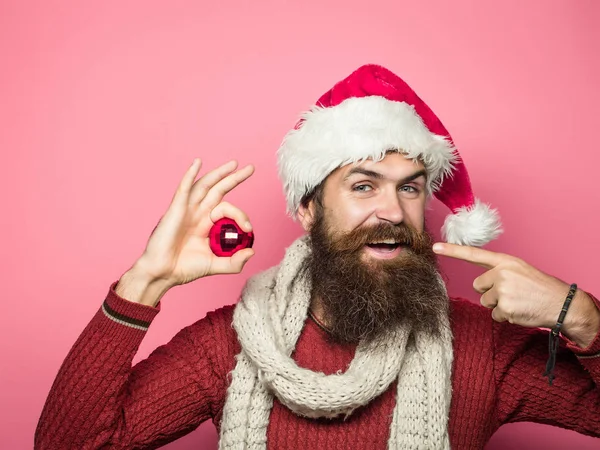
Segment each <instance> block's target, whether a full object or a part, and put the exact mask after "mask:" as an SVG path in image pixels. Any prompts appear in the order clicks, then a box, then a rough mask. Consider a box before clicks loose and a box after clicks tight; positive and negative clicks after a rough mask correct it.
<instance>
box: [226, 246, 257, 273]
mask: <svg viewBox="0 0 600 450" xmlns="http://www.w3.org/2000/svg"><path fill="white" fill-rule="evenodd" d="M253 256H254V250H252V249H251V248H245V249H243V250H240V251H239V252H237V253H235V254H234V255H233V256H231V268H232V269H233V270H234V271H236V272H238V273H239V272H241V271H242V269H243V268H244V266H245V265H246V263H247V262H248V261H249V260H250V258H252V257H253Z"/></svg>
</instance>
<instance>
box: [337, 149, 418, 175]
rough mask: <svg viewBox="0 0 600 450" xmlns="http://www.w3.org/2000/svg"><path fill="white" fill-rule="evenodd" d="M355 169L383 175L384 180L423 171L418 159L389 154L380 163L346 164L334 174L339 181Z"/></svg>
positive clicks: (370, 161) (400, 154) (371, 160)
mask: <svg viewBox="0 0 600 450" xmlns="http://www.w3.org/2000/svg"><path fill="white" fill-rule="evenodd" d="M356 168H361V169H365V170H369V171H374V172H377V173H379V174H380V175H383V176H384V177H385V178H390V179H393V178H405V177H407V176H410V175H412V174H413V173H415V172H419V171H422V170H424V169H425V165H424V164H423V162H422V161H421V160H419V159H411V158H408V157H406V156H405V155H403V154H402V153H398V152H393V153H392V152H390V153H387V154H386V155H385V157H384V158H383V159H382V160H380V161H374V160H373V159H367V160H365V161H362V162H357V163H350V164H346V165H344V166H342V167H340V168H338V169H337V170H336V171H335V172H334V174H336V175H337V176H338V177H340V179H343V178H344V177H345V176H347V175H348V174H350V173H351V172H352V171H353V169H356ZM332 175H333V174H332Z"/></svg>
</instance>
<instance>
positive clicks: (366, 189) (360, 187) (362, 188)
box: [352, 184, 373, 192]
mask: <svg viewBox="0 0 600 450" xmlns="http://www.w3.org/2000/svg"><path fill="white" fill-rule="evenodd" d="M372 189H373V188H372V187H371V186H370V185H368V184H358V185H356V186H354V187H353V188H352V190H353V191H356V192H369V191H370V190H372Z"/></svg>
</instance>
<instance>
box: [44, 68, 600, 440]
mask: <svg viewBox="0 0 600 450" xmlns="http://www.w3.org/2000/svg"><path fill="white" fill-rule="evenodd" d="M278 157H279V159H278V163H279V170H280V176H281V178H282V181H283V183H284V190H285V194H286V199H287V204H288V210H289V212H290V213H291V214H292V215H293V216H294V217H296V218H297V219H298V220H299V221H300V223H301V224H302V226H303V227H304V229H305V230H306V232H307V234H306V235H305V236H303V237H301V238H299V239H298V240H296V241H295V242H294V243H293V244H292V245H291V246H290V247H289V248H288V249H287V251H286V254H285V257H284V259H283V261H282V262H281V263H280V264H279V265H277V266H276V267H273V268H271V269H268V270H266V271H264V272H262V273H260V274H258V275H256V276H254V277H252V278H251V279H250V280H248V282H247V284H246V286H245V288H244V290H243V293H242V296H241V299H240V301H239V302H238V303H237V304H236V305H235V306H226V307H223V308H220V309H218V310H216V311H214V312H212V313H209V314H208V315H207V317H205V318H203V319H201V320H199V321H198V322H196V323H194V324H193V325H191V326H189V327H186V328H184V329H183V330H181V331H180V332H179V333H178V334H177V335H176V336H175V337H174V338H173V339H172V341H171V342H169V343H168V344H166V345H164V346H162V347H159V348H158V349H157V350H155V351H154V352H153V353H152V354H151V355H150V356H149V357H148V358H147V359H146V360H144V361H142V362H140V363H139V364H137V365H135V366H134V367H132V359H133V357H134V355H135V353H136V351H137V348H138V346H139V344H140V342H141V340H142V338H143V337H144V334H145V332H146V330H147V329H148V327H149V325H150V323H151V321H152V319H153V318H154V317H155V316H156V314H157V313H158V311H159V309H158V304H159V301H160V300H161V298H162V297H163V296H164V295H165V293H166V292H167V291H168V290H169V289H170V288H172V287H173V286H176V285H181V284H184V283H189V282H191V281H193V280H196V279H199V278H202V277H205V276H208V275H212V274H217V273H238V272H240V271H241V270H242V268H243V266H244V264H245V263H246V261H247V260H248V259H249V258H250V257H252V255H253V254H254V250H252V249H244V250H241V251H239V252H237V253H235V254H234V255H233V256H231V257H217V256H216V255H215V254H214V253H213V252H212V251H211V249H210V245H209V232H210V229H211V227H212V226H213V224H214V223H215V222H217V221H218V220H219V219H221V218H224V217H227V218H231V219H233V220H235V221H236V222H237V223H238V224H239V225H240V226H241V227H242V229H243V230H244V231H245V232H250V231H251V230H252V227H251V225H250V222H249V220H248V217H247V216H246V214H245V213H244V212H243V211H241V210H240V209H238V208H237V207H235V206H233V205H231V204H229V203H227V202H224V201H223V197H224V195H225V194H226V193H227V192H229V191H231V190H232V189H234V188H235V187H236V186H237V185H239V184H240V183H242V182H243V181H244V180H245V179H247V178H248V177H249V176H251V174H252V172H253V167H252V166H247V167H244V168H242V169H240V170H236V168H237V166H236V163H235V162H230V163H227V164H225V165H223V166H221V167H219V168H217V169H214V170H212V171H210V172H208V173H207V174H205V175H204V176H202V177H201V178H200V179H199V180H197V181H195V180H196V176H197V174H198V172H199V170H200V164H199V161H198V160H197V159H195V160H194V162H193V164H192V166H191V167H190V168H189V169H188V170H187V172H186V173H185V175H184V176H183V178H182V180H181V182H180V185H179V188H178V189H177V192H176V193H175V195H174V197H173V200H172V202H171V205H170V206H169V209H168V210H167V212H166V213H165V215H164V216H163V217H162V219H161V221H160V222H159V224H158V225H157V227H156V228H155V230H154V232H153V233H152V235H151V236H150V239H149V240H148V244H147V247H146V249H145V250H144V252H143V254H142V255H141V256H140V258H139V259H138V260H137V261H136V262H135V263H134V264H133V265H132V267H131V269H130V270H128V271H127V272H126V273H125V274H123V276H122V277H121V278H120V279H119V280H118V281H116V282H114V283H113V284H112V285H111V286H110V289H109V292H108V295H107V297H106V299H105V301H104V303H103V305H102V307H101V308H100V309H99V311H98V313H97V314H96V315H95V317H94V318H93V319H92V321H91V322H90V323H89V325H88V326H87V327H86V329H85V330H84V331H83V333H82V335H81V336H80V337H79V339H78V340H77V342H76V343H75V345H74V346H73V348H72V350H71V351H70V353H69V355H68V356H67V358H66V359H65V362H64V363H63V366H62V367H61V369H60V372H59V374H58V376H57V379H56V381H55V383H54V385H53V387H52V390H51V392H50V394H49V396H48V400H47V402H46V405H45V407H44V410H43V412H42V416H41V418H40V422H39V424H38V429H37V432H36V440H35V443H36V448H38V449H59V448H60V449H62V448H78V449H84V448H156V447H158V446H160V445H162V444H165V443H167V442H170V441H173V440H175V439H177V438H178V437H180V436H182V435H184V434H186V433H189V432H190V431H192V430H193V429H195V428H196V427H197V426H198V425H199V424H200V423H202V422H203V421H205V420H208V419H212V420H213V422H214V423H215V425H216V426H217V429H218V431H219V435H220V439H219V447H220V448H222V449H244V448H251V449H266V448H270V449H275V448H277V449H285V448H290V449H297V448H311V449H313V448H314V449H318V448H323V449H325V448H327V449H346V448H348V449H356V448H369V449H384V448H401V449H405V448H415V449H416V448H419V449H448V448H454V449H481V448H483V447H484V446H485V443H486V442H487V441H488V440H489V438H490V437H491V436H492V434H493V433H494V432H495V431H496V430H497V429H498V428H499V427H500V426H501V425H502V424H504V423H507V422H514V421H523V420H527V421H537V422H541V423H546V424H553V425H557V426H561V427H565V428H569V429H572V430H575V431H578V432H580V433H584V434H588V435H593V436H598V435H600V390H599V389H598V382H599V381H600V333H599V329H600V310H599V308H598V306H599V302H598V301H597V300H596V299H595V298H594V297H593V296H592V295H590V294H589V293H586V292H584V291H583V290H581V289H578V288H577V286H576V285H574V284H572V285H569V284H567V283H565V282H563V281H561V280H559V279H558V278H555V277H552V276H550V275H548V274H545V273H543V272H541V271H539V270H537V269H535V268H534V267H532V266H530V265H529V264H527V263H525V262H524V261H522V260H520V259H518V258H515V257H513V256H509V255H504V254H499V253H493V252H490V251H486V250H483V249H481V248H477V247H480V246H482V245H484V244H485V243H487V242H489V241H490V240H492V239H494V238H495V237H497V236H498V234H499V233H500V231H501V229H500V224H499V219H498V214H497V212H496V211H495V210H493V209H491V208H490V207H489V206H487V205H485V204H484V203H482V202H480V201H479V200H477V199H476V198H475V196H474V195H473V192H472V189H471V185H470V182H469V177H468V174H467V171H466V167H465V166H464V163H463V162H462V160H461V159H460V157H459V155H458V151H457V150H456V148H455V147H454V145H453V143H452V140H451V138H450V136H449V134H448V132H447V130H446V129H445V128H444V127H443V125H442V123H441V122H440V121H439V119H438V118H437V117H436V116H435V114H434V113H433V112H432V111H431V110H430V109H429V108H428V107H427V105H425V103H424V102H423V101H422V100H421V99H420V98H419V97H418V96H417V95H416V94H415V93H414V92H413V91H412V90H411V89H410V87H408V85H406V83H404V82H403V81H402V80H401V79H400V78H399V77H397V76H396V75H394V74H393V73H391V72H390V71H388V70H387V69H384V68H383V67H380V66H374V65H367V66H363V67H361V68H359V69H358V70H356V71H355V72H353V73H352V74H351V75H350V76H349V77H347V78H346V79H344V80H343V81H341V82H339V83H337V84H336V85H335V86H334V87H333V88H332V89H331V90H330V91H328V92H327V93H326V94H325V95H323V96H322V97H321V98H320V99H319V101H318V104H317V106H316V107H315V108H314V109H313V110H311V111H309V112H307V113H305V114H304V115H303V117H302V120H301V121H300V122H299V123H298V124H297V126H296V127H295V129H293V130H292V131H290V133H288V135H287V136H286V137H285V139H284V141H283V143H282V145H281V147H280V149H279V153H278ZM432 195H435V196H436V197H437V198H438V199H440V200H441V201H442V202H443V203H444V204H445V205H447V206H448V207H449V208H450V209H451V214H450V216H449V217H448V218H447V220H446V223H445V224H444V229H443V234H444V236H445V238H446V241H447V242H446V243H436V244H434V242H433V239H432V237H431V234H430V233H429V232H428V230H427V229H426V225H425V218H424V214H425V210H426V205H427V201H428V200H429V199H430V198H431V196H432ZM438 254H440V255H446V256H450V257H455V258H460V259H463V260H467V261H470V262H472V263H476V264H479V265H483V266H484V267H486V268H487V269H488V271H487V272H485V273H484V274H483V275H482V276H480V277H478V278H477V279H476V280H475V283H474V287H475V289H476V290H477V291H478V292H480V293H481V294H482V297H481V303H482V305H483V306H479V305H475V304H472V303H470V302H467V301H465V300H460V299H450V298H448V295H447V293H446V289H445V284H444V282H443V280H442V278H441V276H440V274H439V271H438V266H437V255H438ZM540 328H548V329H550V330H551V332H550V333H548V331H544V330H541V329H540ZM548 343H549V344H550V346H549V345H548ZM559 346H560V348H559ZM546 377H548V378H546Z"/></svg>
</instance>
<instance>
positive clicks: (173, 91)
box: [0, 0, 600, 450]
mask: <svg viewBox="0 0 600 450" xmlns="http://www.w3.org/2000/svg"><path fill="white" fill-rule="evenodd" d="M92 3H94V5H93V6H92ZM483 3H484V2H478V1H453V2H447V1H436V2H417V1H410V2H408V1H400V0H390V1H375V0H374V1H368V2H359V1H354V0H345V1H327V2H324V1H322V0H311V1H302V2H299V1H294V2H293V1H285V0H277V1H275V0H273V1H265V0H263V1H250V0H248V1H239V0H238V1H231V0H230V1H226V2H208V1H204V2H202V1H187V2H186V1H180V0H171V1H169V2H159V1H147V0H146V1H136V2H133V1H132V2H123V1H105V2H75V1H73V2H66V1H63V2H50V1H44V2H42V1H39V2H36V3H34V2H28V1H23V0H13V1H6V0H5V1H3V2H2V3H1V4H0V57H1V61H2V62H1V64H2V67H1V70H0V148H1V149H2V163H1V165H0V167H2V176H1V177H0V184H1V186H0V192H1V194H0V195H2V205H3V211H4V212H3V214H2V216H1V217H2V219H1V220H0V227H1V228H0V239H2V242H1V248H2V254H3V255H4V257H3V262H2V267H1V269H2V270H1V271H0V276H1V277H2V280H1V281H2V287H3V295H2V298H3V302H2V303H3V307H2V313H1V314H0V346H1V354H2V361H3V362H2V367H1V370H0V405H2V407H1V408H0V427H1V430H0V447H1V448H5V449H25V448H31V446H32V439H33V433H34V429H35V426H36V423H37V420H38V418H39V414H40V412H41V409H42V406H43V403H44V401H45V398H46V395H47V393H48V390H49V389H50V386H51V383H52V381H53V379H54V377H55V375H56V373H57V371H58V368H59V366H60V364H61V362H62V360H63V358H64V357H65V355H66V354H67V352H68V350H69V348H70V346H71V345H72V344H73V342H74V341H75V339H76V338H77V336H78V335H79V333H80V332H81V331H82V329H83V327H84V326H85V324H86V323H87V322H88V320H89V319H90V318H91V317H92V315H93V314H94V313H95V311H96V310H97V308H98V307H99V306H100V304H101V302H102V300H103V298H104V296H105V294H106V292H107V289H108V286H109V284H110V283H111V282H112V281H113V280H116V279H117V278H119V276H120V275H121V274H122V273H123V272H124V271H126V270H127V269H128V268H129V266H130V265H131V263H133V261H134V260H135V258H137V257H138V256H139V254H140V252H141V251H142V250H143V248H144V245H145V243H146V239H147V237H148V235H149V233H150V232H151V231H152V229H153V227H154V225H155V224H156V222H157V220H158V219H159V218H160V216H161V215H162V213H163V211H164V209H165V208H166V206H167V204H168V202H169V201H170V199H171V196H172V193H173V192H174V189H175V187H176V185H177V183H178V181H179V178H180V177H181V175H182V173H183V172H184V171H185V169H186V168H187V167H188V166H189V164H190V163H191V161H192V159H193V158H194V157H195V156H200V157H202V158H203V159H204V161H205V164H206V167H213V166H215V165H217V164H220V163H221V162H224V161H226V160H227V159H229V158H238V159H239V161H240V162H241V163H242V164H246V163H249V162H252V163H254V164H255V165H256V167H257V170H256V174H255V175H254V176H253V177H252V178H251V179H250V180H249V181H248V182H247V183H245V184H244V185H243V187H240V188H239V189H238V190H237V191H235V192H234V193H232V195H231V196H230V197H229V200H230V201H232V202H234V203H235V204H237V205H239V206H240V207H242V208H243V209H244V210H246V211H247V212H248V214H249V215H250V217H251V218H252V220H253V224H254V227H255V230H256V234H257V239H256V245H255V248H256V251H257V254H256V256H255V258H254V259H252V260H251V262H250V263H249V264H248V265H247V267H246V269H245V271H244V273H243V274H241V275H239V276H229V277H227V278H225V277H214V278H212V279H204V280H200V281H198V282H196V283H193V284H191V285H187V286H183V287H180V288H177V289H175V290H173V291H172V292H170V293H169V294H168V295H167V297H166V298H165V299H164V301H163V311H162V312H161V314H159V316H158V317H157V319H156V321H155V322H154V324H153V325H152V327H151V329H150V331H149V332H148V335H147V337H146V339H145V340H144V343H143V345H142V347H141V349H140V352H139V355H138V358H136V361H137V360H139V359H140V358H142V357H145V356H147V355H148V353H149V352H150V351H151V350H152V349H154V348H155V347H156V346H158V345H160V344H162V343H164V342H166V341H168V340H169V339H170V337H171V336H173V335H174V334H175V333H176V332H177V331H178V330H179V329H181V328H182V327H184V326H185V325H187V324H190V323H192V322H193V321H195V320H197V319H199V318H201V317H203V316H204V314H205V313H206V311H207V310H212V309H214V308H216V307H219V306H220V305H222V304H225V303H232V302H234V301H235V300H236V298H237V295H238V293H239V291H240V288H241V287H242V285H243V282H244V280H245V279H246V278H247V277H248V276H249V275H252V274H254V273H256V272H257V271H259V270H262V269H265V268H267V267H268V266H271V265H273V264H276V263H277V262H278V261H279V259H280V258H281V257H282V255H283V251H284V248H285V247H286V246H287V245H288V244H289V243H290V242H291V241H292V240H293V239H294V238H295V237H297V236H298V235H299V234H300V228H299V226H298V225H297V224H295V223H293V222H292V221H291V220H290V219H288V218H287V217H286V215H285V213H284V199H283V194H282V189H281V185H280V183H279V181H278V179H277V175H276V168H275V151H276V149H277V147H278V145H279V143H280V140H281V138H282V137H283V135H284V133H285V132H286V131H287V130H288V129H289V128H290V127H291V126H293V124H294V122H295V120H296V117H297V116H298V113H299V112H300V111H301V110H303V109H305V108H307V107H309V106H310V105H311V104H312V103H313V102H314V101H315V100H316V99H317V98H318V96H319V95H321V94H322V93H323V92H324V91H325V90H327V89H329V87H330V86H331V85H332V84H333V83H334V82H335V81H337V80H339V79H341V78H343V77H345V76H346V75H347V74H349V73H350V72H351V71H352V70H353V69H355V68H356V67H358V66H359V65H361V64H363V63H366V62H376V63H379V64H383V65H385V66H387V67H389V68H390V69H391V70H393V71H395V72H396V73H398V74H399V75H400V76H402V77H403V78H404V79H405V80H406V81H407V82H408V83H409V84H411V85H412V86H413V88H414V89H415V90H416V91H417V92H418V93H419V95H420V96H421V97H422V98H424V99H425V101H426V102H428V103H429V105H430V106H431V107H432V108H433V110H434V111H436V112H437V113H438V114H439V116H440V117H441V118H442V121H443V122H444V123H445V125H446V126H447V128H448V129H449V130H450V132H451V133H452V135H453V137H454V139H455V141H456V144H457V146H458V148H459V149H460V151H461V153H462V155H463V157H464V159H465V161H466V163H467V166H468V168H469V169H470V173H471V177H472V181H473V184H474V186H475V189H476V193H477V195H478V196H480V197H481V198H482V199H484V200H485V201H488V202H490V203H492V204H493V205H495V206H496V207H498V208H499V210H500V212H501V213H502V216H503V221H504V224H505V228H506V233H505V234H504V235H503V236H502V238H501V239H500V240H498V241H497V242H495V243H493V244H492V245H490V247H489V248H491V249H495V250H498V251H502V252H507V253H512V254H515V255H517V256H520V257H522V258H524V259H525V260H527V261H529V262H531V263H533V264H534V265H536V266H538V267H539V268H541V269H542V270H545V271H548V272H550V273H552V274H555V275H557V276H559V277H561V278H563V279H565V280H566V281H569V282H571V281H576V282H577V283H579V284H580V286H581V287H583V288H584V289H587V290H589V291H591V292H595V293H596V294H598V293H600V281H599V280H600V278H599V277H598V269H597V263H596V251H597V249H598V248H600V245H599V244H600V241H599V238H598V232H597V222H596V220H597V219H598V218H599V212H598V206H599V201H598V193H597V188H596V186H597V182H598V175H597V164H598V163H600V157H599V156H598V150H599V149H598V144H597V143H596V139H597V127H598V117H599V116H598V112H597V108H598V104H600V92H599V89H598V80H599V79H600V65H599V63H598V55H600V32H599V30H600V29H599V28H598V26H597V24H598V20H599V19H600V3H598V2H596V1H594V0H587V1H584V0H580V1H568V0H565V1H548V0H545V1H529V2H522V1H521V0H519V1H515V0H511V1H503V2H485V3H486V5H487V6H484V5H483ZM217 5H218V6H217ZM446 213H447V211H446V210H445V208H444V207H443V206H442V205H441V204H437V203H436V204H434V205H433V210H432V211H431V214H430V223H431V224H432V225H433V228H434V229H436V230H437V229H438V228H439V225H440V224H441V221H442V220H443V217H444V215H445V214H446ZM444 268H445V270H446V272H447V274H448V275H449V276H450V278H451V284H450V291H451V293H453V294H456V295H463V296H468V297H469V298H471V299H474V300H475V301H477V296H476V295H475V294H474V293H473V292H472V291H471V287H470V286H471V282H472V280H473V278H474V277H475V276H477V274H479V273H481V270H480V269H478V268H475V267H470V266H468V265H467V264H466V263H451V262H448V261H445V262H444ZM540 370H542V368H540ZM599 447H600V441H598V440H594V439H591V438H588V437H584V436H581V435H578V434H575V433H574V432H569V431H564V430H560V429H557V428H551V427H547V426H542V425H534V424H518V425H507V426H505V427H503V428H502V429H501V430H500V431H499V432H498V433H497V434H496V435H495V436H494V438H493V439H492V441H491V442H490V444H489V446H488V447H487V448H488V449H512V448H514V449H517V448H518V449H541V448H544V449H548V450H549V449H562V448H578V449H592V448H599ZM168 448H170V449H180V450H182V449H195V448H208V449H211V448H213V449H214V448H216V434H215V431H214V428H213V426H212V424H210V423H208V424H204V425H202V426H201V427H200V428H199V429H198V430H197V431H195V432H193V433H192V434H190V435H188V436H186V437H184V438H182V439H181V440H180V441H178V442H176V443H173V444H170V445H169V446H168Z"/></svg>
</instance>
